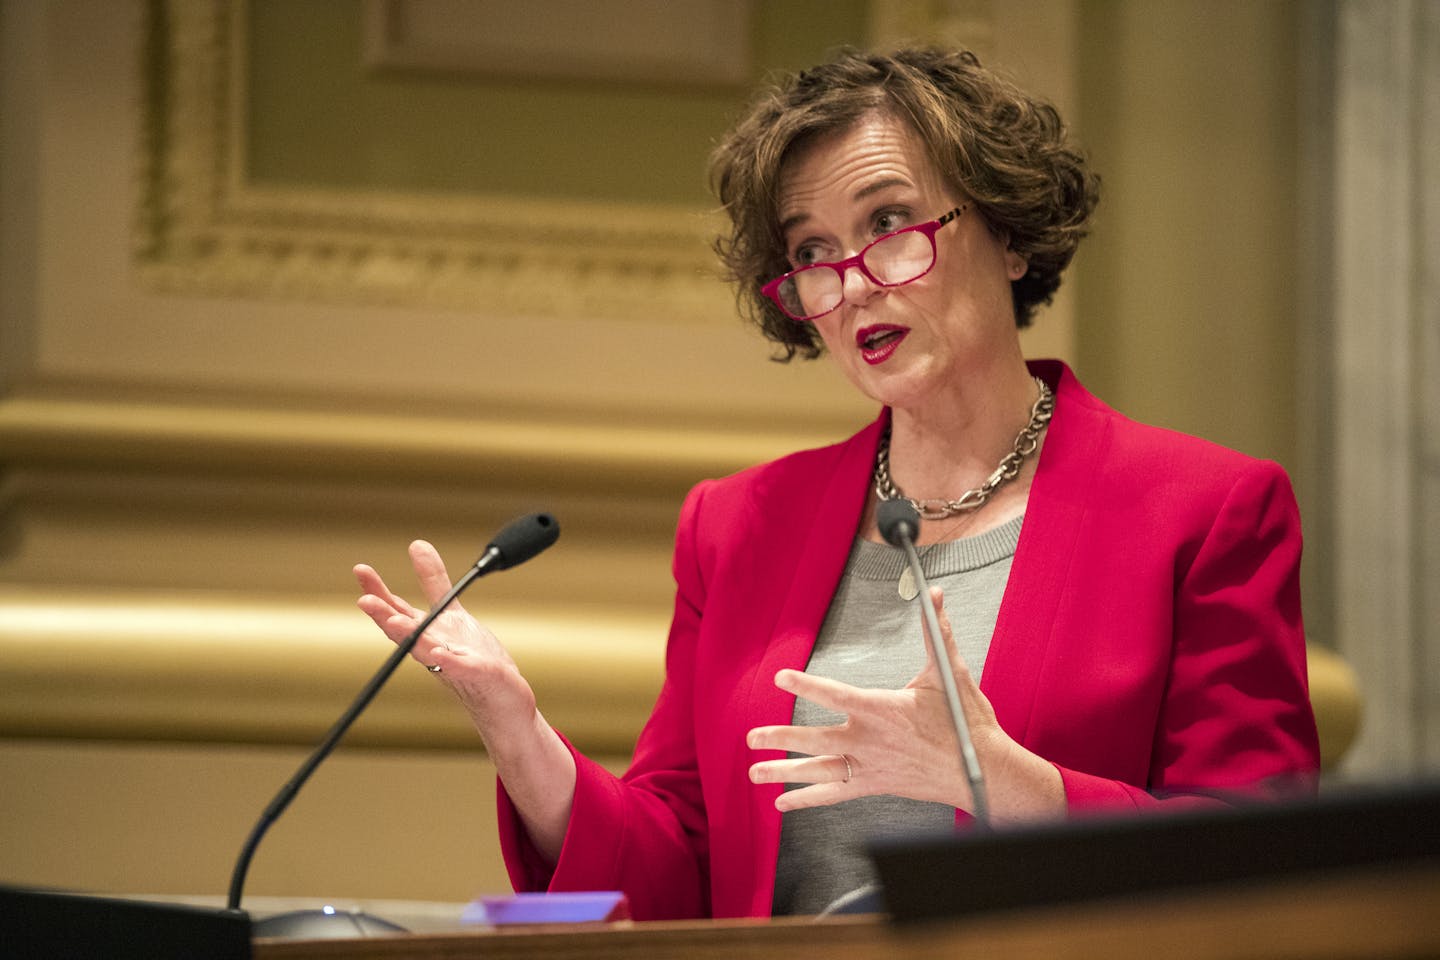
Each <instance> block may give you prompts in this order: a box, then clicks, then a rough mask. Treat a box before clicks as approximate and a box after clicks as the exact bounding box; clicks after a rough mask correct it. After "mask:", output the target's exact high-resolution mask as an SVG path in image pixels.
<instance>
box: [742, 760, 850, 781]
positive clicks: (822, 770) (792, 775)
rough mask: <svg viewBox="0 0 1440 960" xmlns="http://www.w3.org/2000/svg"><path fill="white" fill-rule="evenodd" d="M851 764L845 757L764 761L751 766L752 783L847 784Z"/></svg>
mask: <svg viewBox="0 0 1440 960" xmlns="http://www.w3.org/2000/svg"><path fill="white" fill-rule="evenodd" d="M851 770H852V766H851V764H849V763H847V762H846V760H845V758H844V757H843V756H836V755H833V754H832V755H830V756H824V757H798V758H795V759H791V760H762V761H760V762H759V763H754V764H751V765H750V782H751V783H845V782H847V781H849V779H850V777H851Z"/></svg>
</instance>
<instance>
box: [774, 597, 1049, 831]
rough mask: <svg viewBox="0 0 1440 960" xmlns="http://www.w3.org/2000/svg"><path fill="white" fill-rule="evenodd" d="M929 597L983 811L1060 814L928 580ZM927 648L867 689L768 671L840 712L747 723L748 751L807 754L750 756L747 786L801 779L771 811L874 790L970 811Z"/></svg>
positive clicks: (1045, 778)
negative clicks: (903, 678) (963, 653)
mask: <svg viewBox="0 0 1440 960" xmlns="http://www.w3.org/2000/svg"><path fill="white" fill-rule="evenodd" d="M931 595H932V596H933V597H934V598H935V606H936V609H937V611H938V613H939V621H940V633H941V637H942V640H943V643H944V648H945V649H946V651H947V652H948V654H949V659H950V663H951V666H952V667H953V669H954V671H955V682H956V685H957V687H958V688H959V692H960V704H961V706H962V708H963V709H964V711H965V720H966V723H967V724H968V725H969V727H970V738H971V740H972V741H974V744H975V753H976V756H977V758H978V759H979V761H980V770H981V774H982V776H983V777H984V783H985V788H986V797H987V799H988V800H989V806H990V815H991V817H992V818H993V819H994V820H996V821H1007V820H1008V821H1017V820H1036V819H1044V818H1049V817H1056V816H1061V815H1063V814H1064V812H1065V791H1064V786H1063V784H1062V782H1061V779H1060V773H1059V771H1058V770H1056V769H1055V768H1054V766H1052V765H1051V764H1050V763H1049V762H1048V761H1046V760H1044V759H1042V758H1041V757H1038V756H1036V755H1035V754H1033V753H1031V752H1030V751H1028V750H1026V749H1025V748H1024V747H1022V746H1020V745H1019V744H1018V743H1016V742H1015V741H1014V740H1013V739H1012V738H1011V737H1010V736H1009V735H1008V734H1007V733H1006V732H1005V731H1004V730H1003V729H1001V727H1000V724H999V723H998V722H997V721H996V719H995V711H994V709H993V708H992V707H991V706H990V701H989V700H988V699H987V698H986V697H985V695H984V694H983V693H981V692H980V687H979V686H978V685H977V684H976V683H975V681H974V679H973V678H972V677H971V675H970V670H969V668H967V667H966V666H965V662H964V661H963V660H962V659H961V658H960V655H959V651H958V650H957V649H956V646H955V640H954V634H953V632H952V631H951V629H950V621H949V618H947V617H946V615H945V608H944V605H943V600H944V597H943V594H942V593H941V590H940V588H939V587H932V588H931ZM929 650H930V647H929V644H928V643H927V644H926V651H927V656H926V664H925V667H924V669H923V670H921V671H920V673H919V675H917V676H916V677H915V679H914V680H911V681H910V682H909V683H908V684H906V685H905V686H904V687H903V688H901V689H899V690H867V689H862V688H860V687H852V686H850V685H849V684H845V683H841V682H839V681H836V680H829V679H826V678H824V677H812V676H810V675H808V674H805V673H802V672H800V671H798V670H781V671H780V672H779V673H777V674H776V675H775V685H776V686H777V687H779V688H780V689H782V690H785V691H788V692H790V693H794V694H795V695H796V696H798V697H803V698H805V699H806V700H809V701H810V702H812V703H815V704H818V705H819V706H821V707H825V708H827V709H829V710H832V711H835V712H836V713H841V714H844V715H845V717H846V719H845V721H844V722H843V723H839V724H836V725H834V726H828V727H756V728H755V729H753V730H751V731H750V733H749V736H748V737H747V738H746V743H747V744H748V745H749V746H750V747H751V748H752V749H755V750H784V751H787V752H791V753H801V754H807V756H804V757H798V758H795V759H784V760H763V761H760V762H759V763H755V764H753V765H752V766H751V767H750V779H751V780H752V781H753V782H755V783H799V784H808V786H802V787H797V788H795V789H793V790H789V791H786V792H785V793H782V794H781V795H780V797H779V799H778V800H776V801H775V806H776V808H777V809H779V810H781V811H787V810H798V809H802V808H805V807H816V806H825V805H827V804H832V803H840V802H841V801H844V800H853V799H855V798H856V797H864V796H871V795H875V794H890V795H894V796H900V797H908V798H910V799H913V800H928V801H935V802H939V803H946V804H949V805H951V806H954V807H958V808H960V809H962V810H966V811H973V800H972V799H971V795H970V786H969V782H968V781H967V779H966V777H965V772H964V767H963V765H962V763H961V761H960V748H959V745H958V743H957V741H956V735H955V726H954V723H953V722H952V721H951V718H950V711H949V710H948V708H947V707H946V704H945V691H944V687H943V686H942V685H941V679H940V672H939V670H938V668H937V667H936V665H935V661H934V658H933V656H932V655H930V654H929Z"/></svg>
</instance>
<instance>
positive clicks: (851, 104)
mask: <svg viewBox="0 0 1440 960" xmlns="http://www.w3.org/2000/svg"><path fill="white" fill-rule="evenodd" d="M874 111H884V112H889V113H891V114H893V115H894V116H896V117H898V118H900V119H902V120H904V121H905V122H907V123H909V124H910V126H911V127H912V128H913V129H914V130H915V132H916V133H917V134H918V135H919V136H920V139H921V141H922V142H923V143H924V144H925V147H926V149H927V150H928V152H929V154H930V156H931V157H932V159H934V161H935V163H936V165H937V167H938V168H939V171H940V173H941V175H942V176H943V177H944V178H945V180H946V182H948V183H950V184H951V185H952V186H954V187H955V188H956V189H957V190H959V191H960V192H961V193H962V194H963V195H964V196H967V197H969V198H970V200H971V201H972V202H973V203H974V205H975V207H976V209H977V210H978V211H979V213H980V214H981V216H982V217H983V218H984V220H985V221H986V223H987V224H988V225H989V227H990V229H991V230H993V231H995V233H996V234H997V235H1000V236H1004V237H1006V238H1008V241H1009V244H1010V248H1011V249H1012V250H1014V251H1015V252H1016V253H1018V254H1019V255H1020V256H1022V257H1024V258H1025V260H1026V262H1027V263H1028V264H1029V270H1028V272H1026V274H1025V275H1024V276H1023V277H1021V278H1020V279H1019V280H1016V281H1013V282H1012V284H1011V292H1012V295H1013V299H1014V304H1015V323H1016V326H1018V327H1026V326H1029V324H1030V322H1031V320H1032V319H1033V317H1034V314H1035V310H1036V308H1037V307H1039V306H1040V305H1041V304H1046V303H1049V302H1050V300H1051V299H1052V298H1053V297H1054V294H1055V290H1056V289H1057V288H1058V287H1059V286H1060V273H1061V271H1063V270H1064V269H1065V267H1066V266H1067V265H1068V264H1069V263H1070V258H1071V257H1072V256H1073V255H1074V253H1075V248H1076V246H1078V245H1079V243H1080V238H1081V237H1083V236H1084V235H1085V233H1086V224H1087V222H1088V221H1089V218H1090V214H1091V212H1092V211H1093V210H1094V209H1095V203H1096V201H1097V200H1098V199H1099V186H1100V180H1099V177H1097V176H1096V175H1095V174H1094V173H1093V172H1092V171H1090V170H1089V169H1088V168H1087V166H1086V163H1085V159H1084V157H1082V156H1081V155H1080V154H1079V153H1078V152H1077V151H1076V150H1074V149H1072V148H1071V147H1070V146H1069V144H1068V143H1067V142H1066V132H1065V125H1064V123H1063V122H1062V121H1061V119H1060V115H1059V113H1057V112H1056V110H1055V108H1054V107H1053V106H1051V105H1050V104H1049V103H1046V102H1044V101H1042V100H1038V99H1036V98H1034V97H1031V96H1029V95H1028V94H1026V93H1024V92H1022V91H1021V90H1019V89H1018V88H1016V87H1015V86H1014V85H1013V84H1011V83H1009V82H1008V81H1006V80H1004V79H1002V78H1001V77H999V76H997V75H996V74H994V73H991V72H990V71H989V70H986V69H985V68H983V67H981V66H980V62H979V60H977V59H976V57H975V55H974V54H972V53H970V52H968V51H954V50H941V49H937V48H917V49H909V50H901V51H897V52H895V53H893V54H888V55H879V54H869V53H862V52H859V51H854V50H845V51H842V52H841V53H840V54H839V55H838V56H837V57H836V58H835V59H833V60H831V61H830V62H828V63H825V64H822V65H821V66H818V67H815V68H813V69H810V70H805V71H802V72H800V73H798V74H794V75H792V76H787V77H785V78H783V79H781V80H780V81H779V82H777V83H775V84H773V85H772V86H770V87H769V88H767V89H765V90H763V91H762V92H761V93H760V94H759V96H758V97H757V98H756V99H755V101H754V102H753V103H752V105H751V107H750V109H749V112H748V113H747V114H746V115H745V116H744V117H742V118H741V120H740V121H739V122H738V123H736V124H735V126H734V127H733V128H732V129H731V131H730V133H729V134H728V135H727V136H726V137H725V139H724V140H722V141H721V143H720V144H719V145H718V146H717V147H716V148H715V150H714V152H713V153H712V154H711V156H710V183H711V187H712V189H713V190H714V191H715V194H716V196H717V197H719V199H720V202H721V204H723V206H724V208H725V211H726V213H727V214H729V216H730V224H731V229H730V232H729V234H728V235H726V236H722V237H721V238H719V239H718V240H717V241H716V242H715V250H716V252H717V253H719V255H720V259H721V261H722V263H723V264H724V267H725V272H726V276H727V278H728V279H729V280H731V281H733V282H734V283H736V285H737V300H738V302H739V305H740V310H741V312H742V314H744V315H745V316H746V317H747V319H749V320H751V321H753V322H754V323H756V324H757V325H758V326H759V327H760V330H761V332H762V333H764V335H765V336H766V337H767V338H769V339H770V340H772V341H774V342H775V343H777V344H779V345H780V347H781V348H782V349H783V351H784V353H783V355H781V356H777V357H776V359H778V360H782V361H788V360H790V359H792V358H793V357H794V356H795V355H796V354H797V353H798V354H800V355H801V356H803V357H806V358H812V357H816V356H819V355H820V352H821V349H822V343H821V341H820V337H819V335H818V334H817V333H816V331H815V328H814V327H813V326H812V325H810V324H801V323H796V322H795V321H793V320H791V319H790V318H788V317H786V316H785V315H784V314H783V313H781V312H780V310H779V309H778V308H777V307H776V306H775V305H774V304H773V303H771V302H770V300H769V299H767V298H766V297H765V296H764V295H763V294H761V292H760V287H761V285H762V284H763V283H765V282H766V281H768V280H771V279H773V278H774V277H777V276H779V275H780V274H782V273H784V272H785V271H787V270H789V269H790V264H789V262H788V260H787V259H786V251H785V240H784V237H783V236H782V235H781V232H780V217H779V204H780V195H779V194H780V174H781V170H782V168H783V166H784V164H785V162H786V160H787V159H788V158H789V157H790V156H792V155H793V153H794V152H795V151H796V150H797V149H798V148H799V147H801V146H803V145H804V144H805V143H807V142H809V141H812V140H813V139H815V138H816V137H818V136H820V135H823V134H826V133H830V132H836V131H843V130H847V129H849V128H850V127H852V126H853V125H854V124H855V123H857V122H858V121H859V120H861V119H862V118H863V117H865V116H867V115H869V114H870V113H872V112H874Z"/></svg>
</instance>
